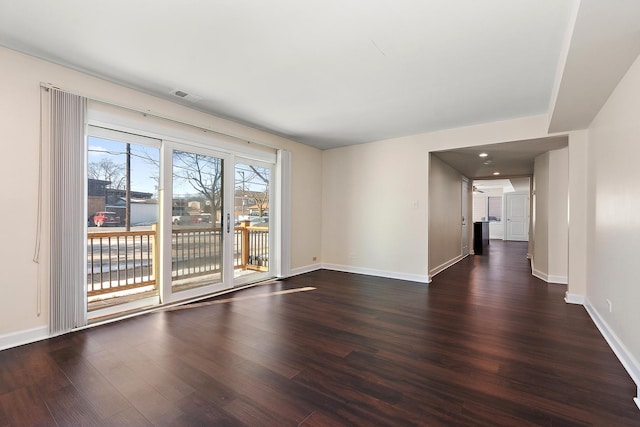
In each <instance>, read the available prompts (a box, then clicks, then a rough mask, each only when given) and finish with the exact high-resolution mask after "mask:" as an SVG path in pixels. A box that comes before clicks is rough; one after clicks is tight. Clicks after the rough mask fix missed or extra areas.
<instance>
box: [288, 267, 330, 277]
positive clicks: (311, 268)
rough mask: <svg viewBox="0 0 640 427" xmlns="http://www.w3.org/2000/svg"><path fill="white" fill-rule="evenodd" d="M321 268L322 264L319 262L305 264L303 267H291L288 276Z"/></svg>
mask: <svg viewBox="0 0 640 427" xmlns="http://www.w3.org/2000/svg"><path fill="white" fill-rule="evenodd" d="M321 268H322V266H321V265H320V264H311V265H305V266H303V267H298V268H292V269H291V270H290V271H289V276H288V277H291V276H297V275H299V274H304V273H311V272H312V271H316V270H320V269H321Z"/></svg>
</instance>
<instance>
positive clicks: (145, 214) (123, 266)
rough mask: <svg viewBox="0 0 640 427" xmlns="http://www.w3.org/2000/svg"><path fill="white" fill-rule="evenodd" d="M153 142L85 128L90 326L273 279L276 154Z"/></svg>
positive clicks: (159, 138)
mask: <svg viewBox="0 0 640 427" xmlns="http://www.w3.org/2000/svg"><path fill="white" fill-rule="evenodd" d="M153 135H154V136H155V137H149V136H145V135H142V134H136V133H133V132H132V131H123V130H114V129H110V128H107V127H101V126H95V125H92V126H89V135H88V138H87V141H88V152H87V160H88V168H87V171H88V173H87V205H86V206H87V208H86V215H87V218H88V219H87V251H86V254H87V264H86V266H87V267H86V269H87V300H88V311H89V315H88V318H89V319H97V318H101V317H103V316H111V315H115V314H117V313H120V312H129V311H131V310H139V309H143V308H148V307H149V306H152V305H156V304H166V303H173V302H178V301H184V300H190V299H195V298H201V297H204V296H207V295H210V294H213V293H216V292H220V291H223V290H227V289H231V288H233V287H234V286H244V285H246V284H249V283H253V282H257V281H259V280H264V279H266V278H269V277H273V276H275V272H276V267H275V266H276V261H275V256H274V253H275V251H274V249H273V248H274V243H275V241H276V239H275V238H274V225H275V224H276V222H275V221H274V216H275V215H276V213H277V211H278V210H277V209H275V207H274V206H275V205H273V204H272V198H273V196H274V186H275V184H274V164H275V157H276V156H275V153H274V152H273V150H268V149H266V148H263V147H257V148H256V147H252V150H253V151H251V150H248V151H246V152H245V153H235V152H234V151H233V150H232V149H230V147H231V146H229V145H227V146H224V141H221V142H220V144H221V146H222V147H223V148H224V149H225V151H220V150H216V149H214V148H212V147H214V146H215V144H205V143H203V141H201V140H198V138H197V135H194V137H193V139H191V138H177V137H176V139H168V138H167V139H164V138H163V137H162V136H160V135H161V134H160V133H157V132H156V133H154V134H153ZM185 135H186V134H185ZM186 136H191V134H189V135H186ZM234 146H235V145H234ZM272 161H273V163H272ZM272 207H274V208H273V209H272Z"/></svg>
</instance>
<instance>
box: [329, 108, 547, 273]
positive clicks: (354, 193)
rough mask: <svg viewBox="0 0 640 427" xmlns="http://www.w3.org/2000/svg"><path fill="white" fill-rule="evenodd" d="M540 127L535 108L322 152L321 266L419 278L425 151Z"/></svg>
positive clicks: (425, 260)
mask: <svg viewBox="0 0 640 427" xmlns="http://www.w3.org/2000/svg"><path fill="white" fill-rule="evenodd" d="M546 126H547V116H546V115H541V116H534V117H528V118H522V119H515V120H508V121H503V122H496V123H487V124H482V125H477V126H468V127H463V128H456V129H448V130H443V131H439V132H433V133H426V134H420V135H412V136H407V137H402V138H395V139H389V140H385V141H378V142H374V143H369V144H362V145H356V146H351V147H344V148H336V149H332V150H326V151H324V152H323V165H322V167H323V173H322V176H323V185H322V191H323V197H322V202H323V216H322V221H323V223H322V230H323V231H322V261H323V264H324V266H325V267H328V268H336V269H342V270H346V271H354V272H363V273H370V274H381V275H386V276H389V277H400V278H406V279H408V280H416V281H425V280H427V278H428V272H429V270H430V269H434V268H436V267H437V265H431V263H430V261H429V259H430V257H429V247H428V246H429V245H428V242H429V240H430V235H429V227H428V224H429V211H428V210H427V203H428V201H429V199H430V195H429V183H428V159H429V153H430V152H431V151H439V150H445V149H453V148H462V147H469V146H474V145H483V144H490V143H500V142H508V141H515V140H520V139H535V138H540V137H544V136H547V133H546ZM416 202H417V204H416ZM415 206H417V207H415ZM380 227H382V230H381V231H379V232H375V233H373V232H371V230H372V229H379V228H380ZM470 244H471V242H470Z"/></svg>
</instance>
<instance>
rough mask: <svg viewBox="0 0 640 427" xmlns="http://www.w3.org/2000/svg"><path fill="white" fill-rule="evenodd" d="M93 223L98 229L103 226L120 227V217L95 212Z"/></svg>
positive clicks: (111, 213) (115, 214) (108, 213)
mask: <svg viewBox="0 0 640 427" xmlns="http://www.w3.org/2000/svg"><path fill="white" fill-rule="evenodd" d="M93 223H94V224H95V225H97V226H98V227H102V226H103V225H105V226H106V225H120V217H119V216H118V214H117V213H115V212H96V213H95V214H94V215H93Z"/></svg>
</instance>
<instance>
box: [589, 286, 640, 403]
mask: <svg viewBox="0 0 640 427" xmlns="http://www.w3.org/2000/svg"><path fill="white" fill-rule="evenodd" d="M584 308H585V309H586V310H587V313H589V316H591V320H593V323H595V325H596V327H597V328H598V330H599V331H600V333H601V334H602V336H603V337H604V339H605V340H606V341H607V343H608V344H609V347H611V350H613V352H614V353H615V355H616V356H617V357H618V360H620V363H622V366H624V368H625V369H626V370H627V372H628V373H629V376H630V377H631V379H632V380H633V382H635V383H636V388H637V390H638V391H637V395H636V397H635V398H634V399H633V400H634V401H635V403H636V405H638V408H639V409H640V363H638V361H637V360H636V358H635V357H633V355H632V354H631V353H630V352H629V350H628V349H627V347H626V346H625V345H624V344H623V342H622V341H621V340H620V338H618V336H617V335H616V333H615V332H613V330H612V329H611V328H610V327H609V324H608V323H607V322H606V321H605V320H604V318H603V317H602V316H601V315H600V313H598V310H596V308H595V307H594V306H593V305H591V302H590V301H589V299H588V298H585V304H584Z"/></svg>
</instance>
